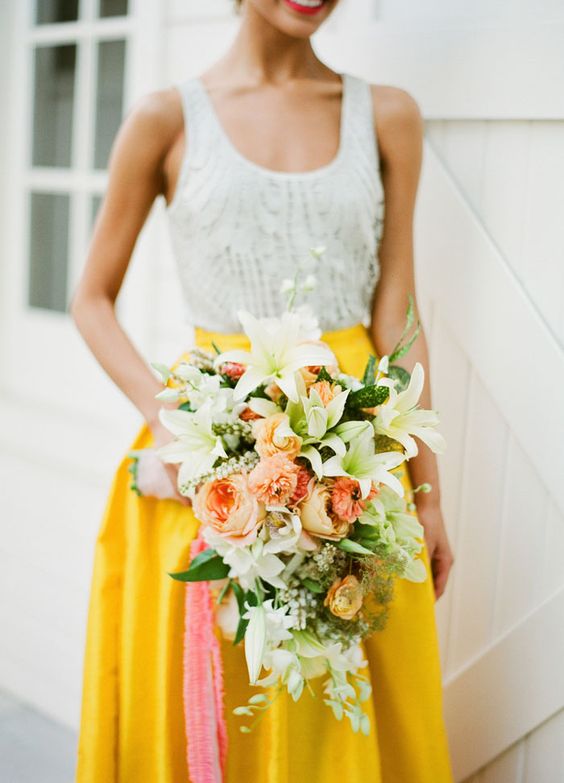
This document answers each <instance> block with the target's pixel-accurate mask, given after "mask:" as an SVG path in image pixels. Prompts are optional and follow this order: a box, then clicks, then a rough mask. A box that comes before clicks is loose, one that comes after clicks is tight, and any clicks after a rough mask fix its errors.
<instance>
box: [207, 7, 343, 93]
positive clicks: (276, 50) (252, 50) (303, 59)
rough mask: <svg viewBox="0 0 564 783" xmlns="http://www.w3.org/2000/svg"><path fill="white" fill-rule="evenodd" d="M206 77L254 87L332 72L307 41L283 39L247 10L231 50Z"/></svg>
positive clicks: (282, 34) (279, 32) (250, 10)
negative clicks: (225, 78)
mask: <svg viewBox="0 0 564 783" xmlns="http://www.w3.org/2000/svg"><path fill="white" fill-rule="evenodd" d="M208 73H209V74H210V75H211V74H213V75H214V76H217V77H221V78H222V81H223V77H224V76H225V75H227V74H228V75H229V81H234V82H237V83H239V84H241V83H247V84H255V85H258V84H264V83H270V84H276V83H280V82H288V81H292V80H294V79H303V78H320V77H321V78H323V77H325V78H326V77H327V76H331V74H332V71H331V70H330V69H329V68H328V67H327V66H326V65H324V64H323V63H322V62H321V61H320V60H319V59H318V57H317V55H316V54H315V52H314V50H313V47H312V45H311V41H310V39H309V38H295V37H292V36H289V35H286V34H285V33H283V32H281V31H280V30H278V29H277V28H276V27H274V26H273V25H271V24H270V23H269V22H268V21H267V20H266V19H264V18H263V17H262V16H261V15H260V14H259V13H258V12H257V11H255V10H254V9H253V8H252V7H249V8H248V9H246V10H245V15H244V17H243V20H242V22H241V26H240V28H239V31H238V33H237V36H236V38H235V40H234V41H233V43H232V45H231V47H230V48H229V50H228V51H227V52H226V54H225V55H224V56H223V57H222V58H221V60H219V61H218V62H217V63H216V64H215V65H214V66H213V67H212V68H211V69H210V70H209V72H208Z"/></svg>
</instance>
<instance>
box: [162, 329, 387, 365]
mask: <svg viewBox="0 0 564 783" xmlns="http://www.w3.org/2000/svg"><path fill="white" fill-rule="evenodd" d="M321 339H322V340H323V341H324V342H326V343H327V345H328V346H329V347H330V348H331V350H332V351H333V353H334V354H335V357H336V359H337V361H338V363H339V366H340V368H341V370H342V371H343V372H348V373H350V374H353V375H354V374H358V373H362V372H363V369H364V366H365V363H366V360H367V358H368V356H369V354H374V355H376V356H377V351H376V349H375V347H374V343H373V341H372V338H371V336H370V332H369V330H368V329H367V327H366V326H365V325H364V324H362V323H357V324H353V325H352V326H345V327H343V328H342V329H332V330H328V331H326V332H323V334H322V335H321ZM214 344H215V346H216V347H217V348H218V349H219V350H220V351H230V350H233V349H239V350H241V349H242V350H247V349H248V348H249V338H248V337H247V335H246V334H244V333H243V332H213V331H210V330H208V329H204V328H203V327H201V326H196V327H195V328H194V347H197V348H202V349H205V350H208V351H211V352H215V349H214ZM190 350H191V349H190V348H189V349H188V350H186V351H184V352H183V353H182V354H181V355H180V356H179V357H178V358H177V360H176V361H175V362H174V364H173V365H172V366H171V369H175V368H176V366H177V365H178V364H179V363H180V362H185V361H189V359H190Z"/></svg>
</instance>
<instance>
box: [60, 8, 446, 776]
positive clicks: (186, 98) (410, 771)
mask: <svg viewBox="0 0 564 783" xmlns="http://www.w3.org/2000/svg"><path fill="white" fill-rule="evenodd" d="M337 2H338V0H243V2H242V3H240V4H239V5H240V11H241V25H240V28H239V31H238V34H237V36H236V38H235V40H234V42H233V44H232V45H231V47H230V48H229V50H228V51H227V52H226V53H225V54H224V56H223V57H222V58H221V59H220V60H219V61H217V62H216V63H215V64H214V65H213V66H212V67H211V68H209V69H208V70H207V71H205V72H204V73H202V74H201V75H200V76H198V77H195V78H189V79H185V80H183V81H182V82H180V83H179V84H176V85H173V86H170V87H168V88H167V89H163V90H160V91H157V92H154V93H151V94H147V95H146V96H144V97H143V98H142V99H141V100H139V101H138V103H137V104H136V105H135V106H134V107H133V108H132V109H131V110H130V111H129V113H128V115H127V116H126V118H125V119H124V121H123V124H122V126H121V128H120V130H119V132H118V134H117V136H116V139H115V141H114V146H113V150H112V154H111V159H110V166H109V182H108V188H107V193H106V195H105V199H104V202H103V205H102V209H101V212H100V215H99V218H98V220H97V223H96V226H95V230H94V235H93V237H92V241H91V245H90V248H89V253H88V258H87V261H86V265H85V269H84V272H83V274H82V278H81V280H80V281H79V284H78V286H77V288H76V290H75V292H74V296H73V300H72V303H71V313H72V316H73V318H74V321H75V323H76V325H77V328H78V329H79V331H80V333H81V334H82V336H83V337H84V339H85V341H86V343H87V344H88V346H89V348H90V349H91V351H92V352H93V354H94V355H95V357H96V358H97V360H98V361H99V363H100V365H101V366H102V368H103V369H104V370H105V371H106V372H107V373H108V375H109V376H110V377H111V378H112V380H113V381H114V382H115V383H116V385H117V386H118V387H119V388H120V389H121V390H122V391H123V393H124V394H126V395H127V397H128V398H129V399H130V400H131V402H132V404H133V405H135V406H136V408H137V409H138V410H139V411H140V413H141V414H142V416H143V419H144V423H143V426H142V427H141V428H140V430H139V432H138V433H137V435H136V437H135V438H134V440H133V441H132V443H131V448H133V449H145V448H147V449H149V451H147V454H150V453H151V452H150V447H153V448H155V447H158V446H161V445H164V444H165V443H166V442H167V441H169V440H170V439H171V437H172V436H171V435H170V433H169V432H168V430H165V429H164V427H163V425H162V424H161V423H160V421H159V418H158V411H159V409H160V408H161V407H162V404H161V403H159V401H158V400H156V399H155V395H156V394H157V393H158V392H159V391H160V390H161V388H162V386H161V383H160V381H159V380H157V378H156V377H155V375H154V374H153V372H152V370H151V369H150V367H149V366H148V364H147V362H146V360H145V359H144V358H143V357H142V356H141V355H140V353H139V352H138V350H137V349H136V347H135V345H134V343H133V342H132V341H131V339H130V338H129V336H128V335H127V334H126V333H125V331H124V330H123V328H122V327H121V325H120V323H119V322H118V320H117V318H116V314H115V301H116V298H117V296H118V293H119V290H120V287H121V285H122V282H123V278H124V276H125V273H126V270H127V267H128V264H129V261H130V257H131V254H132V251H133V248H134V245H135V242H136V240H137V237H138V236H139V233H140V231H141V229H142V227H143V224H144V222H145V220H146V218H147V215H148V213H149V211H150V209H151V207H152V205H153V202H154V201H155V199H156V198H157V197H159V196H162V197H163V198H164V201H165V204H166V213H167V219H168V222H169V227H170V232H171V238H172V242H173V247H174V252H175V256H176V261H177V265H178V274H179V284H180V285H181V287H182V291H183V296H184V299H185V302H186V308H187V311H188V313H189V317H190V320H191V322H192V323H193V324H194V326H195V342H196V344H197V345H199V346H201V347H203V348H208V347H210V346H211V344H212V342H216V343H217V344H219V345H220V346H221V349H222V350H228V349H230V348H234V347H241V346H243V345H244V344H245V338H244V336H243V335H241V334H240V333H239V327H238V323H237V320H236V317H235V313H236V312H237V310H239V309H248V310H250V311H251V312H253V313H254V314H255V315H257V316H265V315H277V314H279V313H280V311H281V310H282V309H283V304H284V302H283V299H282V295H281V293H280V288H281V283H282V281H283V280H284V279H286V278H289V277H293V276H294V274H295V272H296V270H297V268H298V267H300V268H303V267H304V266H306V267H307V263H308V261H307V259H308V250H309V248H310V247H312V246H318V245H324V246H325V248H326V251H325V253H324V255H323V256H322V260H321V268H320V269H318V270H317V272H318V273H317V280H318V284H317V286H316V288H315V290H314V291H313V293H312V295H311V298H310V302H311V304H312V306H313V309H314V310H315V312H316V314H317V315H318V316H319V319H320V323H321V326H322V328H323V330H324V336H323V339H324V340H325V341H326V342H327V343H328V344H329V345H330V346H331V348H332V349H333V351H334V353H335V355H336V357H337V359H338V361H339V364H340V366H341V368H342V369H343V371H345V372H348V373H351V374H357V375H358V374H360V373H361V371H362V368H363V367H364V364H365V362H366V359H367V356H368V355H369V354H370V353H377V354H378V355H383V354H384V353H388V352H389V351H390V349H391V348H392V346H394V345H395V344H396V342H397V339H398V337H399V335H400V333H401V331H402V328H403V325H404V319H405V306H406V302H407V299H408V295H409V294H412V296H413V297H414V301H415V303H416V297H415V283H414V272H413V240H412V220H413V211H414V203H415V197H416V191H417V186H418V178H419V170H420V162H421V153H422V132H423V126H422V119H421V115H420V113H419V110H418V107H417V104H416V103H415V101H414V100H413V98H411V97H410V96H409V95H408V94H407V93H406V92H404V91H403V90H400V89H397V88H394V87H389V86H382V85H371V84H369V83H368V82H366V81H364V80H363V79H360V78H358V77H355V76H353V75H352V74H348V73H343V74H340V73H335V72H334V71H332V70H331V69H330V68H328V67H327V66H326V65H325V64H324V63H323V62H321V61H320V60H319V59H318V58H317V56H316V55H315V53H314V51H313V48H312V46H311V41H310V37H311V35H312V34H313V33H314V32H315V31H316V30H317V29H318V28H319V26H320V25H321V24H322V23H323V22H324V21H325V20H326V19H327V17H328V16H329V15H330V14H331V12H332V11H333V9H334V7H335V6H336V5H337ZM305 271H306V272H309V271H311V270H309V269H305ZM417 361H418V362H421V363H422V364H423V366H424V367H425V369H428V352H427V344H426V341H425V335H424V333H423V332H422V331H421V332H420V333H419V336H418V337H417V339H416V341H415V343H414V344H413V346H412V348H411V350H410V351H409V353H408V354H407V356H405V357H404V358H403V360H400V362H398V363H403V366H404V367H405V368H406V369H408V370H411V369H412V367H413V365H414V363H415V362H417ZM426 375H427V377H428V372H427V373H426ZM430 397H431V395H430V389H429V386H428V384H426V385H425V388H424V391H423V394H422V397H421V404H422V406H423V407H425V408H431V398H430ZM168 405H169V406H170V407H174V404H173V403H168ZM130 465H131V460H130V458H129V457H128V456H127V454H125V455H124V456H123V458H122V459H121V462H120V464H119V466H118V468H117V470H116V473H115V476H114V479H113V482H112V486H111V488H110V491H109V495H108V499H107V504H106V509H105V513H104V516H103V519H102V524H101V527H100V531H99V535H98V538H97V542H96V550H95V562H94V573H93V578H92V589H91V598H90V609H89V618H88V632H87V640H86V652H85V658H84V682H83V699H82V718H81V730H80V740H79V752H78V771H77V781H78V783H102V782H103V783H117V782H118V781H119V782H120V783H181V782H182V783H184V781H187V780H190V779H193V778H191V772H190V770H189V769H188V765H187V760H186V759H187V744H188V745H189V744H190V737H188V738H186V732H185V725H184V717H183V705H182V681H183V670H182V654H183V651H182V645H183V600H184V592H183V590H184V588H183V585H182V584H181V583H179V582H176V581H174V580H172V579H170V577H169V576H168V572H171V571H175V570H181V569H183V568H185V567H186V563H187V559H188V553H189V548H190V543H191V541H192V540H193V538H194V537H195V535H196V534H197V528H198V523H197V521H196V519H195V517H194V515H193V513H192V509H191V508H190V507H189V502H188V501H187V499H186V498H184V497H183V496H182V495H180V494H179V492H178V490H177V488H176V479H177V466H175V465H173V464H166V465H164V464H163V463H162V462H160V461H159V460H154V461H153V462H151V461H150V460H149V459H147V460H145V461H144V462H143V471H142V472H140V474H139V490H140V494H136V493H134V492H132V491H131V488H130V485H131V474H130V471H129V468H130ZM140 467H141V463H140ZM401 480H402V481H403V482H404V485H405V487H406V488H408V487H410V486H411V485H412V484H413V485H418V484H421V483H423V482H429V483H430V484H431V485H432V490H431V491H430V492H429V493H427V494H422V493H421V492H419V493H417V495H416V496H415V497H416V504H417V515H418V518H419V521H420V522H421V523H422V525H423V526H424V530H425V547H424V549H423V558H424V562H425V564H426V566H427V569H428V578H427V580H426V581H425V582H422V583H419V584H416V583H410V582H406V581H404V580H399V582H398V584H397V586H396V589H395V594H394V600H393V602H392V604H391V608H390V618H389V621H388V624H387V626H386V628H385V630H384V631H381V632H378V633H375V634H373V635H372V636H371V637H369V638H368V639H367V640H365V642H364V651H365V655H366V658H367V660H368V663H369V672H370V677H371V680H372V686H373V697H372V701H371V702H370V703H369V705H368V713H369V716H370V720H371V723H372V725H373V730H372V731H371V733H370V735H369V736H368V737H366V736H364V735H362V734H354V733H353V732H352V731H351V729H350V726H349V725H348V724H347V723H345V722H338V721H336V720H335V718H334V717H333V715H332V714H331V712H330V711H329V710H328V709H327V708H326V707H325V706H324V705H323V702H322V699H320V698H314V696H315V693H314V694H313V695H312V696H310V695H309V694H305V695H304V697H302V699H300V701H299V702H298V703H294V702H293V701H292V700H291V699H289V698H286V697H285V696H281V697H280V698H278V699H277V701H276V702H275V706H274V707H273V708H272V709H271V710H270V711H269V712H268V713H267V714H266V715H265V717H264V719H263V720H262V722H261V723H260V725H259V726H258V727H257V728H256V729H255V730H254V731H253V732H252V733H251V734H248V735H243V734H240V733H239V732H238V722H237V719H236V718H234V717H232V712H231V711H232V708H233V707H234V706H236V705H238V704H243V703H245V702H246V701H247V699H248V696H249V695H250V690H249V687H248V684H247V683H248V678H247V673H246V666H245V660H244V654H243V652H242V650H241V649H240V647H241V646H240V645H239V646H237V647H234V646H233V645H231V644H229V643H224V644H223V657H224V667H225V671H226V677H225V681H226V692H225V707H226V714H227V721H228V734H229V738H230V745H229V752H228V759H227V770H226V779H227V780H228V781H232V782H234V783H235V782H236V783H240V781H249V782H250V781H252V782H253V783H261V782H264V783H290V782H292V783H294V782H296V783H297V782H300V783H301V781H311V783H314V782H316V781H319V783H321V782H322V781H323V783H332V782H333V781H334V782H335V783H337V781H341V780H345V781H347V783H361V781H362V782H363V783H364V782H365V781H370V782H371V783H378V781H382V783H447V782H448V781H451V780H452V776H451V770H450V761H449V755H448V747H447V741H446V734H445V727H444V721H443V710H442V691H441V672H440V664H439V654H438V645H437V634H436V627H435V617H434V600H436V599H437V598H438V597H440V595H441V594H442V593H443V591H444V589H445V585H446V582H447V579H448V575H449V570H450V568H451V566H452V562H453V556H452V553H451V549H450V546H449V543H448V539H447V535H446V532H445V527H444V523H443V518H442V514H441V506H440V494H439V480H438V473H437V465H436V459H435V456H434V454H433V453H432V451H431V450H430V449H429V448H428V447H427V446H426V445H425V444H424V443H422V442H419V452H418V454H417V456H416V457H415V458H413V459H411V460H410V462H409V474H408V473H406V472H405V471H404V473H403V474H402V478H401Z"/></svg>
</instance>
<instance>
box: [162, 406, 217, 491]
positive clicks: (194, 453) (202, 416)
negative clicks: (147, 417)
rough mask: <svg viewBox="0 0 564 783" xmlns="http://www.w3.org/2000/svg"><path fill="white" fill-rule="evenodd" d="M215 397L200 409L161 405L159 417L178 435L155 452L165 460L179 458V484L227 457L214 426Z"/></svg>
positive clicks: (176, 460)
mask: <svg viewBox="0 0 564 783" xmlns="http://www.w3.org/2000/svg"><path fill="white" fill-rule="evenodd" d="M211 404H212V401H211V400H210V401H208V402H207V403H205V404H204V405H202V406H201V408H199V409H198V410H197V411H195V412H191V411H184V410H168V409H166V408H161V409H160V411H159V419H160V421H161V423H162V424H163V425H164V426H165V427H166V428H167V430H169V431H170V432H171V433H172V434H173V435H175V436H176V439H175V440H173V441H172V442H171V443H167V444H165V445H164V446H160V447H159V448H158V449H156V454H157V455H158V456H159V457H160V458H161V459H162V460H163V462H180V463H181V465H180V470H179V471H178V486H179V487H180V486H182V484H184V483H185V482H186V481H188V480H190V479H192V478H194V477H195V476H198V475H200V474H202V473H206V472H207V471H209V470H211V468H212V467H213V465H214V463H215V461H216V459H217V458H218V457H227V454H226V452H225V448H224V446H223V441H222V439H221V437H220V436H219V435H216V434H215V433H214V432H213V429H212V416H211Z"/></svg>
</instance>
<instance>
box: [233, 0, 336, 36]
mask: <svg viewBox="0 0 564 783" xmlns="http://www.w3.org/2000/svg"><path fill="white" fill-rule="evenodd" d="M245 1H246V2H247V3H248V4H249V5H250V6H253V8H254V10H256V11H257V12H258V13H260V15H261V16H262V17H263V18H264V19H266V20H267V21H268V22H270V24H272V26H273V27H276V28H277V29H278V30H280V32H282V33H284V34H286V35H290V36H292V37H295V38H307V37H309V36H310V35H312V34H313V33H315V32H316V30H317V29H318V28H319V27H320V26H321V25H322V24H323V22H324V21H325V19H327V17H328V16H329V15H330V13H331V11H332V10H333V8H334V7H335V6H336V5H337V2H338V0H245Z"/></svg>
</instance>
